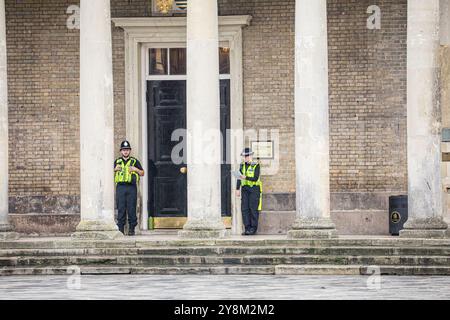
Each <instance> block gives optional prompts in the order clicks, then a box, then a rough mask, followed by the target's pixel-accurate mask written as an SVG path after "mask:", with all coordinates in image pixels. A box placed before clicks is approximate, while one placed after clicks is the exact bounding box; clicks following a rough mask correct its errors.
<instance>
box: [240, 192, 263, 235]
mask: <svg viewBox="0 0 450 320" xmlns="http://www.w3.org/2000/svg"><path fill="white" fill-rule="evenodd" d="M241 193H242V194H241V198H242V199H241V212H242V220H243V222H244V227H245V231H248V232H251V233H256V231H257V230H258V218H259V211H258V206H259V197H260V195H261V191H260V189H259V186H253V187H250V186H243V187H242V191H241Z"/></svg>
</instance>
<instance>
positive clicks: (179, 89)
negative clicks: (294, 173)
mask: <svg viewBox="0 0 450 320" xmlns="http://www.w3.org/2000/svg"><path fill="white" fill-rule="evenodd" d="M147 108H148V109H147V110H148V112H147V114H148V144H149V148H148V150H149V154H148V156H149V166H150V167H151V168H153V170H151V171H150V174H149V177H148V179H149V195H148V196H149V206H148V207H149V216H151V217H186V216H187V175H186V174H183V173H181V172H180V169H181V168H182V167H185V166H186V165H184V164H181V165H177V164H174V163H173V162H172V159H171V153H172V149H173V147H174V146H176V145H178V144H179V143H180V142H179V141H171V136H172V132H173V131H174V130H176V129H185V128H186V81H184V80H180V81H178V80H164V81H147ZM229 128H230V80H221V81H220V129H221V132H222V135H223V136H224V137H225V134H226V130H227V129H229ZM225 141H227V143H229V139H226V140H225ZM222 149H223V164H222V165H221V177H220V178H221V182H222V183H221V186H222V190H221V191H222V210H221V213H222V215H223V216H231V193H230V192H231V175H230V170H231V165H230V164H227V162H229V161H227V157H229V155H228V154H227V152H226V150H229V148H228V149H227V148H226V145H222ZM180 156H183V154H180ZM186 167H187V166H186Z"/></svg>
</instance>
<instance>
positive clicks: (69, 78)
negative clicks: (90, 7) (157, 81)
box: [6, 0, 79, 213]
mask: <svg viewBox="0 0 450 320" xmlns="http://www.w3.org/2000/svg"><path fill="white" fill-rule="evenodd" d="M72 3H73V1H61V0H52V1H50V0H48V1H32V0H23V1H15V0H9V1H6V29H7V50H8V95H9V99H8V100H9V133H10V140H9V150H10V153H9V157H10V162H9V163H10V165H9V170H10V175H9V188H10V199H11V200H10V212H12V213H15V212H19V213H24V212H55V213H61V212H77V211H79V161H78V155H79V124H78V121H79V120H78V119H79V108H78V105H79V102H78V92H79V86H78V83H79V33H78V32H77V31H72V30H69V29H67V28H66V19H67V17H68V16H67V15H66V9H67V7H68V6H69V5H70V4H72Z"/></svg>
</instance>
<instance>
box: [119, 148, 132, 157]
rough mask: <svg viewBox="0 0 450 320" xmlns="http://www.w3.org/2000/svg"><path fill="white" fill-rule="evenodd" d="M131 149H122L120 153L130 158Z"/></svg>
mask: <svg viewBox="0 0 450 320" xmlns="http://www.w3.org/2000/svg"><path fill="white" fill-rule="evenodd" d="M130 152H131V150H130V149H122V150H120V153H121V154H122V157H124V158H128V157H129V155H130Z"/></svg>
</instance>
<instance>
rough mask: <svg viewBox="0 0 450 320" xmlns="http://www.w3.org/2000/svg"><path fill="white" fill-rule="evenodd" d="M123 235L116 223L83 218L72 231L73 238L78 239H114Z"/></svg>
mask: <svg viewBox="0 0 450 320" xmlns="http://www.w3.org/2000/svg"><path fill="white" fill-rule="evenodd" d="M123 236H124V235H123V234H122V232H120V231H119V229H118V228H117V225H116V224H115V223H112V222H103V221H91V220H88V221H86V220H82V221H81V222H80V223H79V224H78V226H77V229H76V231H75V232H74V233H72V238H73V239H78V240H113V239H117V238H121V237H123Z"/></svg>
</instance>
